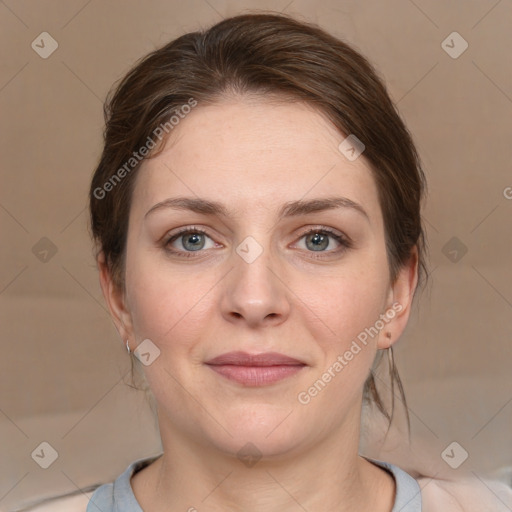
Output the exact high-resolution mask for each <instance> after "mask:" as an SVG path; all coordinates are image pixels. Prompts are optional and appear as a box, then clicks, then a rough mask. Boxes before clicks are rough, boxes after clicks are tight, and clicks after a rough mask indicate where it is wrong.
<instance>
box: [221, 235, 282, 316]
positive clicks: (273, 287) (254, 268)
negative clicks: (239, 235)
mask: <svg viewBox="0 0 512 512" xmlns="http://www.w3.org/2000/svg"><path fill="white" fill-rule="evenodd" d="M270 244H271V240H270V238H269V233H268V231H266V232H265V230H262V231H261V232H260V233H259V234H257V235H254V236H247V237H246V238H244V239H243V240H242V242H241V243H240V244H239V245H238V246H237V247H236V248H235V251H234V252H233V254H232V261H233V265H234V269H233V271H232V272H230V275H229V277H228V281H227V286H226V288H225V292H224V298H223V301H222V308H223V313H224V314H226V315H228V316H229V318H233V317H236V318H239V317H243V318H244V319H245V320H246V321H247V322H249V323H251V324H257V323H258V322H261V321H264V320H265V319H266V318H276V317H280V318H282V317H284V316H285V315H286V314H287V313H288V310H289V306H288V300H287V294H286V287H285V285H284V283H283V278H282V277H280V276H279V270H278V269H279V267H280V265H278V264H276V261H274V260H275V258H273V251H272V250H271V245H270Z"/></svg>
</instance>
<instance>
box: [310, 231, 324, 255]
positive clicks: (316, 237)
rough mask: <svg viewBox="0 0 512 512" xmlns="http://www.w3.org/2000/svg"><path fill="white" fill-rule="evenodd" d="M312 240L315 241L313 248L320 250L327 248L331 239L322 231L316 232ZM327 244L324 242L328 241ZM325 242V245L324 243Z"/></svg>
mask: <svg viewBox="0 0 512 512" xmlns="http://www.w3.org/2000/svg"><path fill="white" fill-rule="evenodd" d="M310 240H311V241H312V242H313V250H314V251H320V250H322V249H326V248H327V246H328V245H329V239H328V237H327V236H325V235H322V234H320V233H315V234H314V235H313V236H311V238H310ZM326 241H327V244H325V243H323V242H326ZM322 243H323V245H322Z"/></svg>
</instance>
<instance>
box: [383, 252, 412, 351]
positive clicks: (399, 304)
mask: <svg viewBox="0 0 512 512" xmlns="http://www.w3.org/2000/svg"><path fill="white" fill-rule="evenodd" d="M418 261H419V260H418V249H417V247H416V246H415V247H413V249H412V250H411V257H410V258H409V261H408V262H407V263H406V264H404V265H403V266H402V268H401V269H400V271H399V273H398V276H397V278H396V279H395V282H394V283H393V284H392V285H391V288H390V293H389V296H388V304H387V310H386V315H387V316H388V318H389V317H391V319H390V321H389V323H388V324H387V325H386V328H385V329H384V333H383V334H384V335H383V336H379V340H378V343H377V346H378V348H379V349H386V348H389V347H390V346H392V345H393V344H394V343H396V341H397V340H398V339H399V338H400V336H401V335H402V333H403V331H404V330H405V327H406V326H407V321H408V320H409V315H410V312H411V306H412V301H413V298H414V292H415V290H416V286H417V284H418Z"/></svg>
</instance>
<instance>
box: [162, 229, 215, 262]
mask: <svg viewBox="0 0 512 512" xmlns="http://www.w3.org/2000/svg"><path fill="white" fill-rule="evenodd" d="M205 238H208V239H209V240H211V241H212V242H213V240H212V239H211V238H210V237H209V236H207V234H206V232H205V231H203V230H202V229H199V228H195V227H191V228H186V229H182V230H181V231H179V232H178V233H176V234H175V235H172V236H171V237H170V238H168V239H167V240H166V241H165V242H164V247H165V249H166V250H167V251H169V252H171V253H173V254H177V255H179V256H185V257H190V256H193V254H190V256H189V255H188V254H186V253H194V252H198V251H201V250H202V249H205V248H206V249H209V248H211V247H215V242H213V245H211V246H210V247H205V245H206V241H205ZM175 244H177V245H178V248H177V249H176V245H175ZM179 246H181V247H179Z"/></svg>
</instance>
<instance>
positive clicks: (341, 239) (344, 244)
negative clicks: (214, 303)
mask: <svg viewBox="0 0 512 512" xmlns="http://www.w3.org/2000/svg"><path fill="white" fill-rule="evenodd" d="M193 233H201V234H203V235H206V236H208V233H207V232H206V231H205V230H203V229H201V228H197V227H195V226H191V227H188V228H184V229H182V230H181V231H179V232H178V233H175V234H174V235H172V236H171V237H169V238H167V239H165V240H164V242H163V247H164V249H165V250H166V251H167V252H168V253H170V254H172V255H176V256H178V257H181V258H195V257H196V256H195V254H194V253H200V252H203V250H202V249H201V250H199V251H177V250H175V249H170V248H169V246H170V244H171V243H172V242H174V241H175V240H177V239H178V238H180V236H183V235H185V234H193ZM313 233H316V234H322V235H329V236H331V237H332V238H334V239H335V240H336V241H337V242H338V243H339V244H340V245H341V248H338V249H336V250H334V251H327V252H324V251H318V253H319V254H318V255H314V253H315V251H307V252H310V253H312V254H311V257H312V258H313V259H325V258H326V257H325V256H321V255H320V254H322V253H323V254H338V253H342V252H345V251H346V250H347V249H350V248H352V246H353V244H352V241H351V240H350V239H349V238H348V237H346V236H344V235H341V234H339V233H337V232H335V231H333V230H332V229H330V228H328V227H326V226H319V227H317V228H314V229H309V230H307V231H305V232H303V233H302V234H301V235H300V237H299V240H300V239H302V238H304V237H305V236H307V235H310V234H313ZM209 238H211V237H209Z"/></svg>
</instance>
